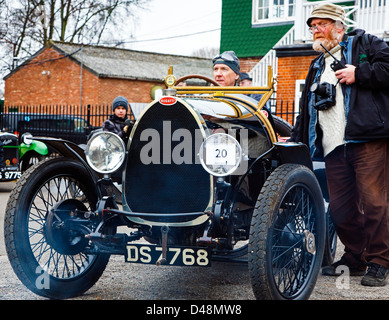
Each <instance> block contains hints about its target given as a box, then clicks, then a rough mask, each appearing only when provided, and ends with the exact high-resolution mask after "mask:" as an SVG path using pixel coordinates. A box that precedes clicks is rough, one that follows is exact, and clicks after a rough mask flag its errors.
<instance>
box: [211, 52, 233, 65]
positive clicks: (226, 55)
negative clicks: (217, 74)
mask: <svg viewBox="0 0 389 320" xmlns="http://www.w3.org/2000/svg"><path fill="white" fill-rule="evenodd" d="M220 59H221V60H223V61H235V60H236V59H237V58H236V56H234V55H233V54H231V53H229V51H225V52H223V53H222V54H218V55H217V56H215V57H214V58H213V59H212V63H215V62H216V61H217V60H220Z"/></svg>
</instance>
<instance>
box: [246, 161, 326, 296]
mask: <svg viewBox="0 0 389 320" xmlns="http://www.w3.org/2000/svg"><path fill="white" fill-rule="evenodd" d="M325 232H326V219H325V214H324V203H323V196H322V194H321V189H320V186H319V184H318V182H317V180H316V178H315V176H314V174H313V173H312V171H311V170H309V169H308V168H307V167H305V166H301V165H296V164H284V165H282V166H280V167H278V168H277V169H276V170H275V171H274V172H273V173H272V174H271V175H270V176H269V178H268V179H267V181H266V182H265V184H264V185H263V188H262V190H261V192H260V194H259V196H258V200H257V204H256V207H255V210H254V213H253V218H252V222H251V229H250V240H249V248H248V263H249V273H250V279H251V284H252V287H253V291H254V294H255V297H256V298H257V299H276V300H289V299H308V298H309V296H310V294H311V293H312V290H313V288H314V286H315V284H316V280H317V276H318V274H319V271H320V267H321V263H322V259H323V248H324V240H325Z"/></svg>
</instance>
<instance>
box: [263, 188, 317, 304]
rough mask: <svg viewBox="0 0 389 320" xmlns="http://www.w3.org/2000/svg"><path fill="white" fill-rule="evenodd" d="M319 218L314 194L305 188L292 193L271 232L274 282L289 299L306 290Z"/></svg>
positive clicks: (283, 204)
mask: <svg viewBox="0 0 389 320" xmlns="http://www.w3.org/2000/svg"><path fill="white" fill-rule="evenodd" d="M314 222H315V217H314V214H313V208H312V205H311V199H310V195H309V194H307V191H306V190H305V189H304V188H302V187H298V186H296V187H293V188H292V189H291V190H289V191H288V192H287V194H286V196H285V198H284V200H283V201H282V203H281V206H280V208H279V210H278V213H277V216H276V217H275V221H274V225H273V227H272V228H271V230H269V236H271V237H272V240H271V252H272V265H273V278H274V283H275V284H276V286H277V287H278V290H279V291H280V292H281V293H282V294H283V295H284V296H286V297H293V296H294V295H296V294H297V293H298V292H299V291H300V290H301V288H303V287H304V285H305V282H306V280H307V279H308V276H309V274H310V272H311V268H312V260H313V259H314V257H315V256H314V254H315V253H316V247H315V238H314V236H313V235H314V234H316V230H315V223H314Z"/></svg>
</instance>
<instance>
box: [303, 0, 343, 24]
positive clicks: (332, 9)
mask: <svg viewBox="0 0 389 320" xmlns="http://www.w3.org/2000/svg"><path fill="white" fill-rule="evenodd" d="M315 18H317V19H331V20H334V21H340V22H342V23H343V24H344V25H345V24H346V23H345V22H344V19H345V12H344V9H343V8H342V7H341V6H338V5H336V4H332V3H323V4H319V5H317V6H316V7H314V8H313V10H312V13H311V16H310V17H309V18H308V20H307V25H308V26H311V22H312V20H313V19H315Z"/></svg>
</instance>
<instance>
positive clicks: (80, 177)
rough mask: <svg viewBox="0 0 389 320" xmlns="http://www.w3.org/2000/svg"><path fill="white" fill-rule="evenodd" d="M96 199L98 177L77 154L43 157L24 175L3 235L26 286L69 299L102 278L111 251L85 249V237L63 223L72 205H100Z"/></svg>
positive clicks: (10, 205) (91, 207)
mask: <svg viewBox="0 0 389 320" xmlns="http://www.w3.org/2000/svg"><path fill="white" fill-rule="evenodd" d="M97 200H98V196H97V191H96V186H95V184H94V183H93V179H92V178H91V177H90V176H89V174H88V172H87V171H86V169H85V168H84V167H83V166H82V164H80V163H79V162H77V161H74V160H70V159H64V158H55V159H48V160H45V161H42V162H39V163H38V164H37V165H35V166H34V167H31V168H30V169H29V170H27V171H26V173H25V174H24V175H23V176H22V178H21V179H19V181H18V182H17V185H16V187H15V188H14V190H13V191H12V193H11V195H10V198H9V201H8V203H7V207H6V213H5V221H4V237H5V245H6V250H7V254H8V258H9V261H10V263H11V265H12V268H13V270H14V272H15V273H16V275H17V276H18V278H19V279H20V280H21V281H22V283H23V284H24V285H25V286H26V287H27V288H29V289H30V290H31V291H33V292H34V293H36V294H38V295H41V296H43V297H48V298H52V299H64V298H69V297H74V296H78V295H80V294H82V293H84V292H85V291H87V290H88V289H89V288H90V287H92V286H93V285H94V283H95V282H96V281H97V280H98V279H99V278H100V276H101V274H102V273H103V271H104V269H105V267H106V265H107V263H108V260H109V255H91V254H86V253H84V252H83V250H84V249H85V248H86V246H87V244H88V242H87V241H86V240H85V237H83V235H82V234H81V233H77V232H73V231H69V230H67V229H66V228H64V227H63V226H65V225H66V221H67V219H69V218H70V215H69V212H70V211H73V212H76V210H77V209H78V210H83V211H85V210H95V209H96V203H97ZM58 206H60V207H59V209H60V210H58V211H57V212H58V214H54V213H53V211H52V209H53V208H57V209H58ZM62 212H63V213H62Z"/></svg>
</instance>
